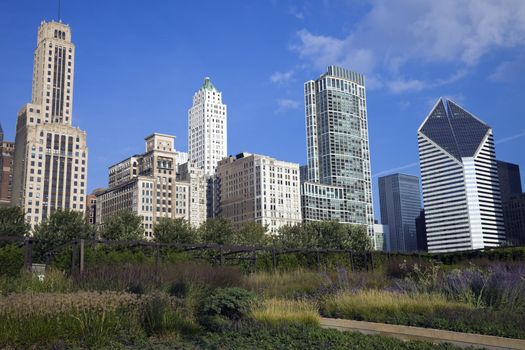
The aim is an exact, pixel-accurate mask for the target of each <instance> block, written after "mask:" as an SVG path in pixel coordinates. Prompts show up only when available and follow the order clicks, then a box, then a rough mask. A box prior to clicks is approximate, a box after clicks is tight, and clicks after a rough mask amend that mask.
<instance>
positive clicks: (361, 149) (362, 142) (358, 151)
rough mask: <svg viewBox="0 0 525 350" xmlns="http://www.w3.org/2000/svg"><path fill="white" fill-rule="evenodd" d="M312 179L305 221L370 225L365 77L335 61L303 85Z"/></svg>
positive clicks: (306, 189)
mask: <svg viewBox="0 0 525 350" xmlns="http://www.w3.org/2000/svg"><path fill="white" fill-rule="evenodd" d="M304 95H305V113H306V142H307V156H308V166H307V168H306V169H307V178H306V181H304V182H303V184H302V187H301V191H302V204H303V220H304V221H316V220H337V221H339V222H342V223H352V224H361V225H365V226H367V228H368V232H369V234H370V236H373V232H374V229H373V224H374V213H373V208H372V186H371V176H370V148H369V144H368V117H367V112H366V94H365V79H364V76H363V75H361V74H359V73H355V72H352V71H350V70H348V69H345V68H341V67H336V66H330V67H328V70H327V72H326V73H324V74H323V75H321V77H319V79H317V80H310V81H307V82H306V83H305V84H304Z"/></svg>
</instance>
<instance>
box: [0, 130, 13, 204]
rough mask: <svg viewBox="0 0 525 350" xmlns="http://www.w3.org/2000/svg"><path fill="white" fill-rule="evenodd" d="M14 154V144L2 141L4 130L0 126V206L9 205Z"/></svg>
mask: <svg viewBox="0 0 525 350" xmlns="http://www.w3.org/2000/svg"><path fill="white" fill-rule="evenodd" d="M14 154H15V143H14V142H9V141H4V130H3V129H2V125H0V206H9V205H10V204H11V190H12V186H13V157H14Z"/></svg>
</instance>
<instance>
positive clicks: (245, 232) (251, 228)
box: [234, 221, 271, 246]
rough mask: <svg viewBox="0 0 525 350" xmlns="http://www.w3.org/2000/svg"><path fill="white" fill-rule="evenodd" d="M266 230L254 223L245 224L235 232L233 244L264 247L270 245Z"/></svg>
mask: <svg viewBox="0 0 525 350" xmlns="http://www.w3.org/2000/svg"><path fill="white" fill-rule="evenodd" d="M267 231H268V230H267V228H266V227H264V226H262V225H261V224H259V223H256V222H253V221H251V222H247V223H245V224H244V225H242V226H241V227H240V228H239V229H238V230H237V232H235V237H234V243H235V244H238V245H246V246H265V245H267V244H269V243H270V241H271V239H270V236H269V235H268V234H267Z"/></svg>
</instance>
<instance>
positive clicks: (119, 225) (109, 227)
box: [100, 210, 144, 241]
mask: <svg viewBox="0 0 525 350" xmlns="http://www.w3.org/2000/svg"><path fill="white" fill-rule="evenodd" d="M100 238H102V239H109V240H129V241H132V240H139V239H143V238H144V228H143V227H142V218H141V217H140V216H138V215H135V213H133V212H132V211H131V210H123V211H120V212H118V213H116V214H114V215H112V216H110V217H109V218H108V220H107V221H106V222H105V223H104V226H103V227H102V228H101V230H100Z"/></svg>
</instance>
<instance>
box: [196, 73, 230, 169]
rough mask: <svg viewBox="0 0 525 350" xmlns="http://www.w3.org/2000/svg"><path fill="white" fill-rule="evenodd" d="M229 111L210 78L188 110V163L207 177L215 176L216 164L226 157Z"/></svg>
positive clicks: (205, 81) (206, 79)
mask: <svg viewBox="0 0 525 350" xmlns="http://www.w3.org/2000/svg"><path fill="white" fill-rule="evenodd" d="M226 123H227V111H226V105H225V104H224V103H222V93H221V92H220V91H219V90H217V89H216V88H215V86H213V84H212V83H211V81H210V78H205V79H204V84H203V85H202V87H201V88H200V89H199V90H198V91H197V92H196V93H195V95H194V96H193V105H192V106H191V108H190V109H189V111H188V152H189V160H190V161H191V162H193V163H194V164H195V165H196V166H197V167H200V168H202V169H204V173H205V174H206V175H207V176H212V175H213V174H214V173H215V168H216V167H217V163H218V162H219V161H220V160H221V159H222V158H224V157H226V155H227V150H226V147H227V144H226V141H227V124H226Z"/></svg>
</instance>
